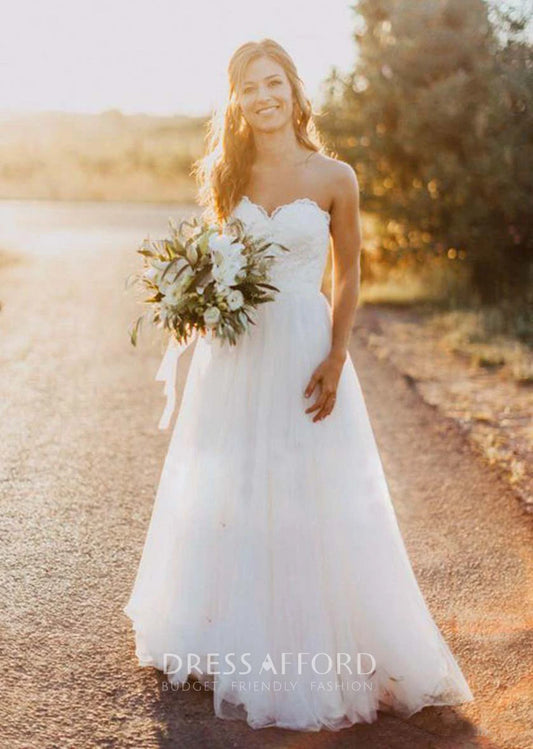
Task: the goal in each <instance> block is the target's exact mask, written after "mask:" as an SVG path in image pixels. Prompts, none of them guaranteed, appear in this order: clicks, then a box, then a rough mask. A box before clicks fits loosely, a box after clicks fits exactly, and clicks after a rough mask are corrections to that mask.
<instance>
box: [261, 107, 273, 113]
mask: <svg viewBox="0 0 533 749" xmlns="http://www.w3.org/2000/svg"><path fill="white" fill-rule="evenodd" d="M273 109H277V107H264V108H263V109H260V110H259V114H261V113H262V112H270V111H272V110H273Z"/></svg>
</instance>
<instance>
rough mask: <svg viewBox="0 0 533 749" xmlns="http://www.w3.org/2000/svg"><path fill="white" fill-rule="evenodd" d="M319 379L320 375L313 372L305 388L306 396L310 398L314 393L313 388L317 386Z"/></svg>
mask: <svg viewBox="0 0 533 749" xmlns="http://www.w3.org/2000/svg"><path fill="white" fill-rule="evenodd" d="M319 379H320V377H319V376H318V375H316V374H315V373H313V374H312V376H311V379H310V380H309V383H308V385H307V387H306V388H305V390H304V395H305V397H306V398H309V396H310V395H312V394H313V390H314V389H315V388H316V386H317V384H318V381H319Z"/></svg>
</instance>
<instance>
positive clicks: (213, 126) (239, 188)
mask: <svg viewBox="0 0 533 749" xmlns="http://www.w3.org/2000/svg"><path fill="white" fill-rule="evenodd" d="M263 56H266V57H270V58H272V59H273V60H275V62H277V63H278V64H279V65H281V67H282V68H283V69H284V71H285V73H286V75H287V78H288V80H289V83H290V86H291V89H292V94H293V102H294V104H293V118H292V120H293V126H294V132H295V134H296V138H297V140H298V141H299V142H300V143H301V144H303V145H305V146H306V147H307V148H309V149H310V150H312V151H322V143H321V141H320V137H319V135H318V132H317V130H316V128H315V125H314V123H313V120H312V116H313V111H312V106H311V102H310V101H309V99H308V98H307V96H306V94H305V92H304V88H303V83H302V80H301V79H300V78H299V76H298V72H297V69H296V66H295V64H294V61H293V60H292V58H291V57H290V55H289V54H288V53H287V52H286V51H285V50H284V49H283V47H282V46H281V45H279V44H278V43H277V42H275V41H274V40H273V39H262V40H261V41H259V42H246V43H245V44H242V45H241V46H240V47H238V49H236V50H235V52H234V53H233V55H232V56H231V59H230V61H229V65H228V71H227V72H228V84H229V90H228V97H227V101H226V102H225V105H224V107H223V108H222V109H215V110H214V112H213V115H212V117H211V119H210V121H209V123H208V127H207V136H206V141H207V151H206V154H205V155H204V156H203V157H202V158H201V159H199V160H198V161H196V162H195V163H194V164H193V169H192V172H191V174H192V175H193V176H194V177H195V178H196V181H197V185H198V202H199V204H200V205H203V206H206V207H207V211H206V212H207V214H208V215H209V214H211V218H212V219H213V220H215V221H218V222H219V223H222V222H223V221H224V220H226V219H227V217H228V216H229V214H230V213H231V211H232V210H233V208H234V207H235V205H236V204H237V202H238V201H239V200H240V198H241V197H242V195H243V192H244V189H245V187H246V184H247V183H248V180H249V177H250V172H251V167H252V164H253V161H254V158H255V154H256V149H255V143H254V137H253V132H252V129H251V128H250V126H249V125H248V123H247V122H246V120H245V119H244V117H243V115H242V113H241V112H240V109H239V107H238V103H237V90H238V87H239V84H240V83H241V81H242V79H243V76H244V72H245V69H246V66H247V65H248V63H249V62H251V61H252V60H255V59H257V58H258V57H263Z"/></svg>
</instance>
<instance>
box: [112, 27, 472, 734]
mask: <svg viewBox="0 0 533 749" xmlns="http://www.w3.org/2000/svg"><path fill="white" fill-rule="evenodd" d="M228 73H229V84H230V89H229V94H230V95H229V100H228V102H227V106H226V109H225V111H224V113H223V116H222V117H221V118H220V122H219V123H218V126H217V121H216V116H215V117H214V118H213V122H212V124H211V131H210V144H209V148H208V152H207V155H206V156H205V157H204V158H203V159H202V160H200V162H198V164H197V165H196V174H197V176H198V178H199V182H200V185H201V188H202V190H201V193H200V201H201V203H202V204H203V205H205V206H206V210H207V211H208V212H211V215H212V216H214V218H215V220H217V221H219V222H220V224H221V225H223V224H224V221H226V220H227V219H228V218H230V217H237V218H239V219H240V220H241V221H242V222H243V223H244V224H245V226H246V227H247V229H248V231H249V232H251V233H257V234H258V235H261V236H267V237H269V238H270V239H271V241H272V242H274V243H276V242H277V243H279V244H281V245H285V246H286V247H288V248H290V251H289V252H286V251H281V249H278V251H277V253H276V259H275V260H274V268H273V273H272V279H273V280H272V282H273V283H274V285H275V286H276V287H277V288H278V289H279V293H278V294H277V295H276V298H275V300H274V301H272V302H268V303H266V304H263V305H261V306H260V307H259V308H258V309H257V313H256V318H255V319H256V325H255V326H252V328H251V331H250V332H249V334H245V335H243V336H242V337H241V339H239V341H238V343H237V345H236V346H234V347H229V346H224V345H221V344H220V343H219V342H217V340H216V339H215V340H208V339H207V338H204V337H200V338H199V339H198V340H197V342H196V346H195V350H194V353H193V357H192V359H191V362H190V366H189V372H188V377H187V380H186V383H185V389H184V392H183V396H182V402H181V408H180V412H179V417H178V419H177V420H176V424H175V426H174V430H173V432H172V436H171V439H170V444H169V448H168V453H167V456H166V459H165V462H164V466H163V470H162V474H161V478H160V483H159V488H158V491H157V496H156V500H155V503H154V507H153V511H152V517H151V521H150V525H149V528H148V532H147V536H146V540H145V544H144V549H143V552H142V557H141V560H140V563H139V567H138V571H137V576H136V579H135V583H134V586H133V590H132V592H131V596H130V599H129V601H128V603H127V605H126V606H125V608H124V612H125V613H126V615H127V616H128V617H129V618H130V619H131V622H132V625H133V628H134V631H135V642H136V656H137V659H138V662H139V664H140V665H141V666H152V667H155V668H157V669H160V670H162V671H164V672H165V674H166V675H167V680H168V682H169V685H170V687H172V686H175V687H176V688H179V687H183V685H184V684H185V683H187V684H188V686H189V687H190V688H193V687H194V688H200V689H209V690H212V694H213V704H214V711H215V714H216V716H218V717H219V718H233V719H234V718H241V719H243V720H246V721H247V723H248V724H249V725H250V726H251V727H252V728H264V727H268V726H278V727H282V728H288V729H294V730H300V731H318V730H320V729H321V728H327V729H330V730H338V729H341V728H344V727H347V726H350V725H353V724H354V723H357V722H373V721H375V720H376V719H377V711H378V710H383V711H389V712H394V713H396V714H398V715H401V716H403V717H408V716H410V715H412V714H413V713H415V712H417V711H418V710H420V709H421V708H423V707H424V706H426V705H446V704H448V705H454V704H459V703H463V702H467V701H470V700H473V695H472V693H471V691H470V688H469V686H468V684H467V682H466V680H465V678H464V676H463V674H462V672H461V670H460V668H459V665H458V664H457V662H456V661H455V659H454V657H453V655H452V653H451V652H450V650H449V648H448V646H447V644H446V642H445V640H444V639H443V636H442V634H441V632H440V630H439V629H438V627H437V625H436V624H435V622H434V620H433V619H432V616H431V614H430V612H429V610H428V608H427V605H426V603H425V600H424V598H423V596H422V593H421V591H420V589H419V587H418V584H417V580H416V578H415V575H414V573H413V570H412V567H411V564H410V561H409V558H408V556H407V552H406V549H405V546H404V543H403V539H402V536H401V533H400V530H399V526H398V523H397V519H396V515H395V512H394V509H393V505H392V502H391V498H390V495H389V490H388V485H387V482H386V479H385V476H384V473H383V468H382V464H381V460H380V456H379V453H378V449H377V445H376V442H375V438H374V435H373V431H372V427H371V424H370V421H369V417H368V414H367V410H366V406H365V402H364V399H363V394H362V391H361V388H360V385H359V380H358V377H357V374H356V371H355V369H354V365H353V362H352V360H351V357H350V355H349V353H348V344H349V339H350V334H351V330H352V326H353V321H354V315H355V308H356V304H357V299H358V293H359V253H360V248H361V229H360V217H359V188H358V182H357V177H356V174H355V172H354V171H353V169H352V167H351V166H349V165H348V164H347V163H344V162H342V161H339V160H336V159H334V158H330V157H328V156H326V155H325V154H324V153H323V152H322V150H321V148H320V147H319V145H317V143H318V141H317V139H316V135H314V131H313V130H312V122H311V107H310V102H309V100H308V99H307V98H306V96H305V94H304V90H303V88H302V84H301V81H300V78H299V77H298V75H297V71H296V68H295V65H294V63H293V61H292V59H291V58H290V57H289V55H288V54H287V53H286V52H285V50H284V49H283V48H282V47H280V46H279V44H277V43H276V42H274V41H272V40H270V39H264V40H262V41H260V42H250V43H246V44H243V45H242V46H241V47H239V48H238V49H237V50H236V51H235V52H234V54H233V56H232V58H231V60H230V63H229V70H228ZM330 239H331V240H332V246H333V301H332V304H331V306H330V304H329V302H328V300H327V299H326V297H325V296H324V295H323V294H322V293H321V290H320V289H321V282H322V276H323V272H324V268H325V264H326V259H327V254H328V249H329V243H330Z"/></svg>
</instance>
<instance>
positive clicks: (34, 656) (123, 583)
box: [0, 246, 533, 749]
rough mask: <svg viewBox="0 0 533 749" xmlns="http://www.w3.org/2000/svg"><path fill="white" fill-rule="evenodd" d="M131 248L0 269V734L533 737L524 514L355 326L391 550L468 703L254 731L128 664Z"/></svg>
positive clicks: (141, 518) (148, 364)
mask: <svg viewBox="0 0 533 749" xmlns="http://www.w3.org/2000/svg"><path fill="white" fill-rule="evenodd" d="M137 259H138V257H137V256H135V253H134V252H133V250H132V248H131V247H118V248H117V247H115V248H112V249H110V247H108V246H105V247H102V249H101V250H100V251H91V252H89V251H86V252H81V253H74V254H66V253H64V254H61V253H59V254H55V255H52V256H49V257H47V258H45V259H42V260H39V261H37V260H35V259H34V260H31V261H28V262H26V263H21V264H17V265H10V266H7V267H4V268H2V269H0V300H1V302H2V304H3V308H2V310H1V311H0V339H1V349H0V364H1V367H0V392H1V401H2V407H1V415H2V418H1V422H0V466H1V474H0V486H1V491H2V500H3V512H2V517H1V520H0V524H1V525H0V527H1V543H2V546H1V548H2V552H1V558H2V565H1V569H2V572H1V580H2V591H3V595H2V600H3V607H2V614H1V628H2V629H1V631H2V648H1V656H2V660H3V663H2V665H1V673H2V676H3V689H2V699H1V700H0V712H1V716H0V722H1V725H0V735H1V736H2V740H1V742H0V743H1V745H2V746H3V747H4V746H5V747H10V749H30V748H31V749H33V747H39V749H47V748H49V747H61V749H67V747H69V748H70V747H72V749H74V748H75V749H83V748H85V747H132V748H133V747H135V749H140V748H142V749H148V748H151V747H178V746H179V747H187V748H189V747H204V746H209V747H232V746H233V747H247V748H248V747H281V746H283V747H287V746H294V747H296V746H305V747H325V746H335V747H348V746H349V747H353V746H357V747H359V748H360V749H363V748H370V747H371V748H372V749H395V748H396V747H398V748H400V747H401V748H402V749H403V748H404V747H405V748H408V749H415V748H418V747H420V748H421V747H434V748H439V749H440V748H442V749H444V748H446V749H456V747H502V748H503V747H505V748H511V747H513V748H516V749H526V748H527V747H532V746H533V732H532V729H531V710H532V705H531V688H532V680H531V674H532V673H533V662H532V661H533V648H532V647H531V644H532V643H531V631H530V630H529V633H528V625H529V626H530V625H531V611H532V607H531V600H530V598H531V591H532V590H533V585H532V575H531V528H530V520H528V518H526V517H525V516H524V515H523V514H521V512H520V510H519V507H518V506H517V503H516V501H515V500H514V498H513V497H512V495H511V494H510V492H509V490H508V489H507V488H506V486H505V484H504V483H503V482H502V481H501V480H500V479H499V478H498V477H497V476H496V475H495V474H492V473H491V471H490V470H489V469H488V468H487V467H486V466H484V465H483V464H482V463H481V462H480V461H479V459H478V458H477V457H476V456H475V455H474V454H473V453H472V452H471V450H470V448H469V447H468V445H467V443H466V441H465V439H464V437H463V436H461V434H460V433H459V432H458V430H457V429H456V428H455V427H454V426H453V424H452V423H450V422H448V421H447V420H445V419H442V418H440V417H439V416H438V414H437V413H436V412H435V411H434V410H433V409H432V408H431V407H429V406H427V405H425V404H424V403H423V402H422V401H421V400H420V399H419V397H418V396H417V394H416V393H415V392H414V391H413V390H412V389H411V388H410V387H409V384H408V383H407V382H406V381H405V380H404V379H403V378H402V377H401V376H400V375H399V374H398V373H397V372H396V370H394V369H393V368H392V367H391V366H390V365H389V364H386V363H384V362H380V361H378V360H377V359H376V358H375V357H374V355H373V354H372V353H371V352H370V351H369V350H368V349H366V348H365V346H364V345H363V344H362V343H361V342H360V339H359V338H358V335H357V328H356V330H355V333H354V336H353V340H352V346H351V353H352V357H353V359H354V362H355V365H356V368H357V370H358V373H359V377H360V380H361V384H362V387H363V390H364V392H365V396H366V398H367V403H368V408H369V412H370V415H371V419H372V423H373V426H374V430H375V434H376V438H377V441H378V444H379V447H380V450H381V454H382V458H383V461H384V465H385V469H386V472H387V476H388V480H389V485H390V488H391V492H392V495H393V499H394V504H395V508H396V511H397V514H398V519H399V522H400V525H401V528H402V531H403V533H404V538H405V541H406V544H407V547H408V551H409V554H410V556H411V559H412V561H413V565H414V568H415V572H416V573H417V576H418V579H419V581H420V584H421V588H422V590H423V592H424V595H425V596H426V599H427V601H428V604H429V606H430V609H431V611H432V613H433V615H434V617H435V619H436V621H437V623H438V624H439V626H440V627H441V629H442V631H443V633H444V635H445V637H446V639H447V641H448V643H449V644H450V647H451V648H452V650H453V652H454V653H455V655H456V657H457V659H458V661H459V663H460V665H461V667H462V668H463V670H464V673H465V675H466V677H467V679H468V681H469V683H470V685H471V688H472V690H473V692H474V695H475V696H476V701H475V702H474V703H470V704H468V705H467V706H465V707H464V708H461V707H459V708H426V709H424V710H423V711H422V712H420V713H418V714H416V715H415V716H413V717H412V718H411V719H409V720H408V721H403V720H400V719H398V718H394V717H390V716H387V715H385V714H381V717H380V719H379V721H378V722H376V723H374V724H372V725H356V726H354V727H353V728H352V729H347V730H345V731H341V732H340V733H329V732H325V731H322V732H320V733H318V734H311V733H307V734H298V733H295V732H291V731H282V730H275V729H266V730H262V731H253V730H252V729H249V728H248V727H247V726H246V725H245V724H243V723H241V722H237V723H234V722H229V721H221V720H219V719H217V718H215V717H213V711H212V695H211V694H210V693H205V692H204V693H194V692H189V693H185V692H164V691H162V684H163V682H164V681H165V679H164V678H163V677H162V675H161V673H160V672H158V671H156V670H154V669H151V668H144V669H141V668H139V667H138V665H137V662H136V659H135V656H134V643H133V637H132V632H131V630H130V623H129V620H127V618H126V617H125V615H124V614H123V612H122V608H123V606H124V604H125V602H126V600H127V596H128V594H129V591H130V587H131V584H132V582H133V577H134V573H135V569H136V565H137V563H138V560H139V554H140V552H141V548H142V543H143V540H144V536H145V532H146V529H147V524H148V521H149V518H150V513H151V509H152V503H153V498H154V491H155V488H156V485H157V482H158V478H159V472H160V470H161V467H162V462H163V458H164V455H165V450H166V445H167V443H168V440H169V437H170V431H167V432H160V431H158V430H157V421H158V419H159V416H160V413H161V409H162V408H163V404H164V402H163V396H162V390H161V383H156V382H154V379H153V378H154V375H155V372H156V369H157V366H158V364H159V359H160V349H159V346H158V343H157V340H156V339H155V338H153V339H152V342H151V343H150V342H149V340H148V338H147V337H142V338H141V345H140V347H139V348H138V349H133V348H132V347H131V345H130V343H129V341H128V338H127V334H126V331H127V326H128V324H129V322H130V320H132V319H133V317H134V316H135V314H136V312H137V310H136V308H135V305H134V302H133V299H132V298H131V296H129V295H128V294H126V293H125V292H123V290H122V289H123V286H122V284H123V279H124V278H125V276H126V275H127V273H129V272H130V271H131V270H133V268H134V267H135V266H136V263H137ZM360 313H361V314H360V316H359V318H358V319H359V323H360V324H362V323H363V322H364V319H365V315H364V310H360ZM200 552H201V550H199V553H200ZM528 691H529V702H528Z"/></svg>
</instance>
